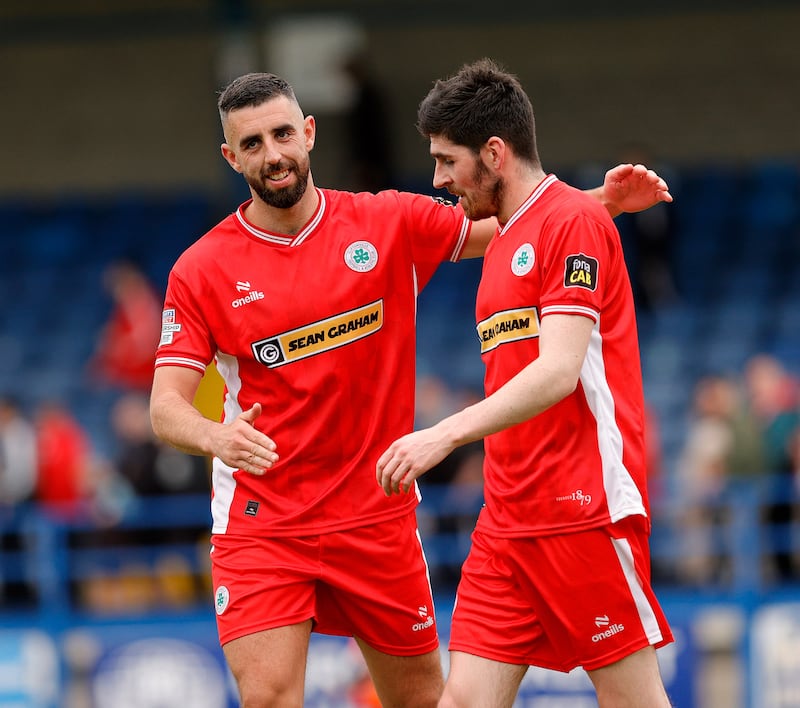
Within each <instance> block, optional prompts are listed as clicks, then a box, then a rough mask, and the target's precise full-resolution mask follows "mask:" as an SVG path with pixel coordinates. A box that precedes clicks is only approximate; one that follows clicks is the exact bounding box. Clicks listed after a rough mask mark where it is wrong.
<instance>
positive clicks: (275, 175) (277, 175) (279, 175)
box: [267, 170, 289, 182]
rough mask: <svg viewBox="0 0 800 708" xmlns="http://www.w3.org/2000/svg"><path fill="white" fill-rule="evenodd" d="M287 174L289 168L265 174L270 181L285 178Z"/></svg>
mask: <svg viewBox="0 0 800 708" xmlns="http://www.w3.org/2000/svg"><path fill="white" fill-rule="evenodd" d="M288 176H289V170H283V172H275V173H273V174H271V175H267V179H268V180H269V181H270V182H281V181H283V180H285V179H286V178H287V177H288Z"/></svg>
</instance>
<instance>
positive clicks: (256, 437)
mask: <svg viewBox="0 0 800 708" xmlns="http://www.w3.org/2000/svg"><path fill="white" fill-rule="evenodd" d="M201 379H202V374H201V373H200V372H199V371H196V370H195V369H188V368H185V367H182V366H160V367H158V368H157V369H156V370H155V374H154V376H153V390H152V393H151V396H150V419H151V422H152V425H153V432H155V434H156V435H157V436H158V437H159V438H161V439H162V440H163V441H164V442H166V443H168V444H170V445H172V446H173V447H175V448H177V449H179V450H182V451H183V452H188V453H189V454H193V455H209V456H211V455H213V456H215V457H218V458H219V459H220V460H222V461H223V462H224V463H225V464H226V465H229V466H230V467H235V468H237V469H241V470H245V471H246V472H250V473H252V474H264V473H265V472H266V471H267V469H269V468H270V467H272V465H273V464H274V463H275V462H277V460H278V455H277V454H276V452H275V443H274V442H273V441H272V440H271V439H270V438H269V437H267V436H266V435H264V433H262V432H260V431H259V430H257V429H256V428H255V427H253V425H254V423H255V421H256V419H257V418H258V416H259V415H261V404H260V403H256V404H254V405H253V406H252V408H250V410H247V411H244V412H243V413H241V414H240V415H239V416H238V417H237V418H236V419H235V420H233V421H232V422H231V423H230V424H222V423H218V422H215V421H213V420H209V419H208V418H206V417H205V416H204V415H203V414H202V413H200V411H198V410H197V409H196V408H195V407H194V405H193V401H194V397H195V394H196V393H197V389H198V387H199V386H200V380H201Z"/></svg>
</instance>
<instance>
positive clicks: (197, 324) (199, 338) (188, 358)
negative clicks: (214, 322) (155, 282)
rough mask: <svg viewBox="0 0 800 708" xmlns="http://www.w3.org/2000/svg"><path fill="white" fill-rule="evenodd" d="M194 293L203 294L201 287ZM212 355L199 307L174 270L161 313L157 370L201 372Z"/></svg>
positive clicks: (208, 334) (214, 348) (185, 284)
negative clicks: (160, 368) (171, 367)
mask: <svg viewBox="0 0 800 708" xmlns="http://www.w3.org/2000/svg"><path fill="white" fill-rule="evenodd" d="M196 290H198V291H202V288H196ZM215 352H216V345H215V343H214V340H213V338H212V336H211V333H210V331H209V328H208V325H207V323H206V320H205V317H204V316H203V315H202V310H201V304H200V303H199V301H198V300H197V298H196V297H195V296H194V293H193V289H192V288H190V287H189V286H188V284H187V283H186V281H185V280H184V279H183V278H182V277H181V276H180V275H179V273H178V272H177V271H176V269H173V271H172V272H171V273H170V276H169V281H168V284H167V293H166V297H165V299H164V310H163V312H162V313H161V339H160V341H159V344H158V349H157V352H156V363H155V365H156V367H159V366H183V367H187V368H190V369H197V370H198V371H200V372H203V373H204V372H205V370H206V367H207V366H208V364H209V363H210V362H211V360H212V359H213V358H214V353H215Z"/></svg>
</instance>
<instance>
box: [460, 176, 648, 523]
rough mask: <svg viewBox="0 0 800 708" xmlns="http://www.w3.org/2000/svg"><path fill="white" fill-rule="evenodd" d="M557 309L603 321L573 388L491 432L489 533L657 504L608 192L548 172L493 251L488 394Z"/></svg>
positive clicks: (629, 302)
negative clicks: (592, 193) (602, 199)
mask: <svg viewBox="0 0 800 708" xmlns="http://www.w3.org/2000/svg"><path fill="white" fill-rule="evenodd" d="M549 314H566V315H579V316H583V317H589V318H591V319H592V320H593V321H594V323H595V324H594V331H593V332H592V337H591V341H590V343H589V350H588V352H587V354H586V359H585V361H584V363H583V367H582V369H581V374H580V381H579V384H578V386H577V389H576V390H575V392H574V393H572V394H571V395H569V396H567V397H566V398H565V399H564V400H562V401H560V402H559V403H557V404H556V405H554V406H552V407H551V408H550V409H548V410H546V411H544V412H543V413H541V414H539V415H537V416H534V417H533V418H532V419H530V420H528V421H526V422H524V423H521V424H519V425H516V426H513V427H511V428H508V429H507V430H504V431H501V432H499V433H496V434H494V435H491V436H489V437H487V438H486V440H485V449H486V459H485V465H484V476H485V485H486V494H485V496H486V506H485V509H484V510H483V512H482V514H481V518H480V522H479V523H480V525H481V528H482V529H483V530H484V531H485V532H486V533H489V534H495V535H503V536H528V535H534V534H543V533H560V532H565V531H574V530H579V529H586V528H592V527H595V526H600V525H603V524H606V523H608V522H609V521H611V522H616V521H619V520H620V519H622V518H624V517H626V516H629V515H631V514H644V515H646V514H647V493H646V487H645V485H646V475H645V446H644V433H643V431H644V413H643V410H644V404H643V394H642V379H641V368H640V362H639V348H638V340H637V332H636V319H635V313H634V308H633V299H632V295H631V288H630V282H629V279H628V273H627V270H626V267H625V262H624V259H623V253H622V247H621V245H620V239H619V234H618V233H617V230H616V228H615V226H614V224H613V222H612V220H611V218H610V216H609V215H608V213H607V212H606V210H605V209H604V208H603V207H602V206H601V205H600V203H599V202H596V201H594V200H593V199H591V198H590V197H588V196H586V195H585V194H583V193H581V192H580V191H578V190H577V189H573V188H572V187H569V186H568V185H566V184H564V183H563V182H560V181H558V180H557V179H556V177H555V176H553V175H550V176H549V177H547V178H546V179H545V180H544V181H543V182H542V183H541V184H540V185H539V186H538V187H537V189H536V190H535V191H534V192H533V194H531V196H530V197H529V198H528V199H527V200H526V201H525V203H524V204H522V205H521V206H520V208H519V209H518V210H517V211H516V212H515V213H514V215H513V216H512V217H511V218H510V219H509V221H508V223H507V224H505V225H504V226H503V228H502V229H501V230H500V231H498V233H497V234H496V235H495V238H494V239H493V240H492V242H491V244H490V245H489V248H488V249H487V251H486V256H485V257H484V264H483V274H482V278H481V283H480V286H479V288H478V295H477V302H476V317H477V322H478V336H479V339H480V342H481V352H482V357H483V360H484V363H485V366H486V373H485V387H486V395H487V396H488V395H491V394H492V393H493V392H494V391H496V390H497V389H498V388H500V387H501V386H502V385H503V384H505V383H506V382H507V381H508V380H509V379H511V378H512V377H513V376H514V375H516V374H517V373H518V372H519V371H521V370H522V369H523V368H525V366H527V365H528V364H529V363H530V362H532V361H533V360H534V359H536V358H537V357H538V355H539V340H538V336H539V322H540V319H541V318H542V317H546V316H547V315H549Z"/></svg>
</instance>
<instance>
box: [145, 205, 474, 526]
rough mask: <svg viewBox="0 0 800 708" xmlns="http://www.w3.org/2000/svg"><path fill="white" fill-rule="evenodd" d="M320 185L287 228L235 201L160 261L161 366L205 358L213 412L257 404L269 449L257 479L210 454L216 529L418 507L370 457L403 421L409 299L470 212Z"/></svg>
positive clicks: (362, 518) (454, 250)
mask: <svg viewBox="0 0 800 708" xmlns="http://www.w3.org/2000/svg"><path fill="white" fill-rule="evenodd" d="M317 191H318V193H319V196H320V201H319V207H318V209H317V211H316V213H315V214H314V216H313V217H312V219H311V220H310V221H309V223H308V224H307V225H306V226H305V227H304V228H303V229H302V230H301V231H300V232H299V233H298V234H297V235H295V236H287V235H283V234H276V233H269V232H265V231H262V230H260V229H259V228H257V227H255V226H254V225H252V224H250V223H248V222H247V220H246V219H245V218H244V216H243V211H244V207H245V206H246V204H245V205H242V206H241V207H240V208H239V209H238V210H237V211H236V212H235V213H234V214H232V215H230V216H229V217H227V218H226V219H224V220H223V221H222V222H220V223H219V224H218V225H217V226H215V227H214V228H213V229H212V230H211V231H210V232H208V233H207V234H206V235H204V236H203V237H202V238H201V239H199V240H198V241H197V242H196V243H194V244H193V245H192V246H190V247H189V248H188V249H187V250H186V251H185V252H184V253H183V254H182V255H181V257H180V258H179V259H178V261H177V262H176V264H175V266H174V267H173V269H172V272H171V273H170V277H169V283H168V287H167V294H166V300H165V305H164V313H163V328H162V336H161V343H160V345H159V348H158V352H157V357H156V366H185V367H190V368H195V369H197V370H198V371H200V372H203V371H205V369H206V366H207V365H208V364H209V363H210V362H211V361H212V359H214V358H216V366H217V369H218V370H219V373H220V374H221V376H222V378H223V380H224V382H225V400H224V406H223V421H230V420H232V419H233V418H235V417H236V416H237V415H239V413H241V412H242V411H243V410H247V409H249V408H250V407H251V406H252V405H253V404H254V403H256V402H259V403H261V405H262V409H263V412H262V416H261V417H260V418H259V420H258V421H256V427H258V429H259V430H262V431H263V432H264V433H265V434H267V435H269V436H270V437H271V438H272V439H273V440H274V441H275V443H276V445H277V452H278V454H279V455H280V461H279V462H278V463H277V464H276V465H275V466H274V467H273V468H272V469H270V470H268V471H267V473H266V474H265V475H264V476H262V477H259V476H254V475H251V474H248V473H246V472H242V471H240V470H236V469H232V468H230V467H228V466H226V465H224V464H223V463H222V462H221V461H220V460H219V459H215V460H214V464H213V478H212V482H213V501H212V512H213V533H216V534H221V533H244V534H256V535H258V534H262V535H272V536H281V535H282V536H288V535H301V534H317V533H321V532H325V531H333V530H339V529H345V528H351V527H354V526H360V525H364V524H369V523H373V522H377V521H381V520H385V519H388V518H393V517H395V516H400V515H402V514H404V513H406V512H407V511H408V510H409V509H412V508H413V507H414V505H416V503H417V496H418V495H417V494H408V495H400V496H392V497H386V496H385V495H384V493H383V490H382V489H381V488H380V487H379V486H378V484H377V483H376V481H375V464H376V462H377V459H378V457H379V456H380V454H381V453H382V452H383V451H384V450H385V449H386V448H387V447H388V446H389V444H390V443H392V442H393V441H394V440H395V439H396V438H397V437H399V436H401V435H404V434H406V433H408V432H411V430H412V428H413V422H414V383H415V356H416V337H415V324H416V297H417V294H418V292H419V291H420V290H421V289H422V287H423V286H424V285H425V284H426V283H427V282H428V281H429V280H430V278H431V276H432V275H433V273H434V271H435V270H436V267H437V266H438V265H439V263H441V262H442V261H443V260H448V259H450V260H457V259H458V258H460V256H461V253H462V251H463V248H464V244H465V243H466V240H467V238H468V235H469V230H470V226H469V221H468V220H467V219H466V218H465V217H464V213H463V211H462V210H461V208H460V207H457V206H455V207H454V206H452V205H445V204H442V203H440V202H439V201H437V200H434V199H432V198H430V197H426V196H419V195H414V194H407V193H401V192H396V191H386V192H382V193H380V194H377V195H374V194H369V193H360V194H352V193H349V192H338V191H332V190H317Z"/></svg>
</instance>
